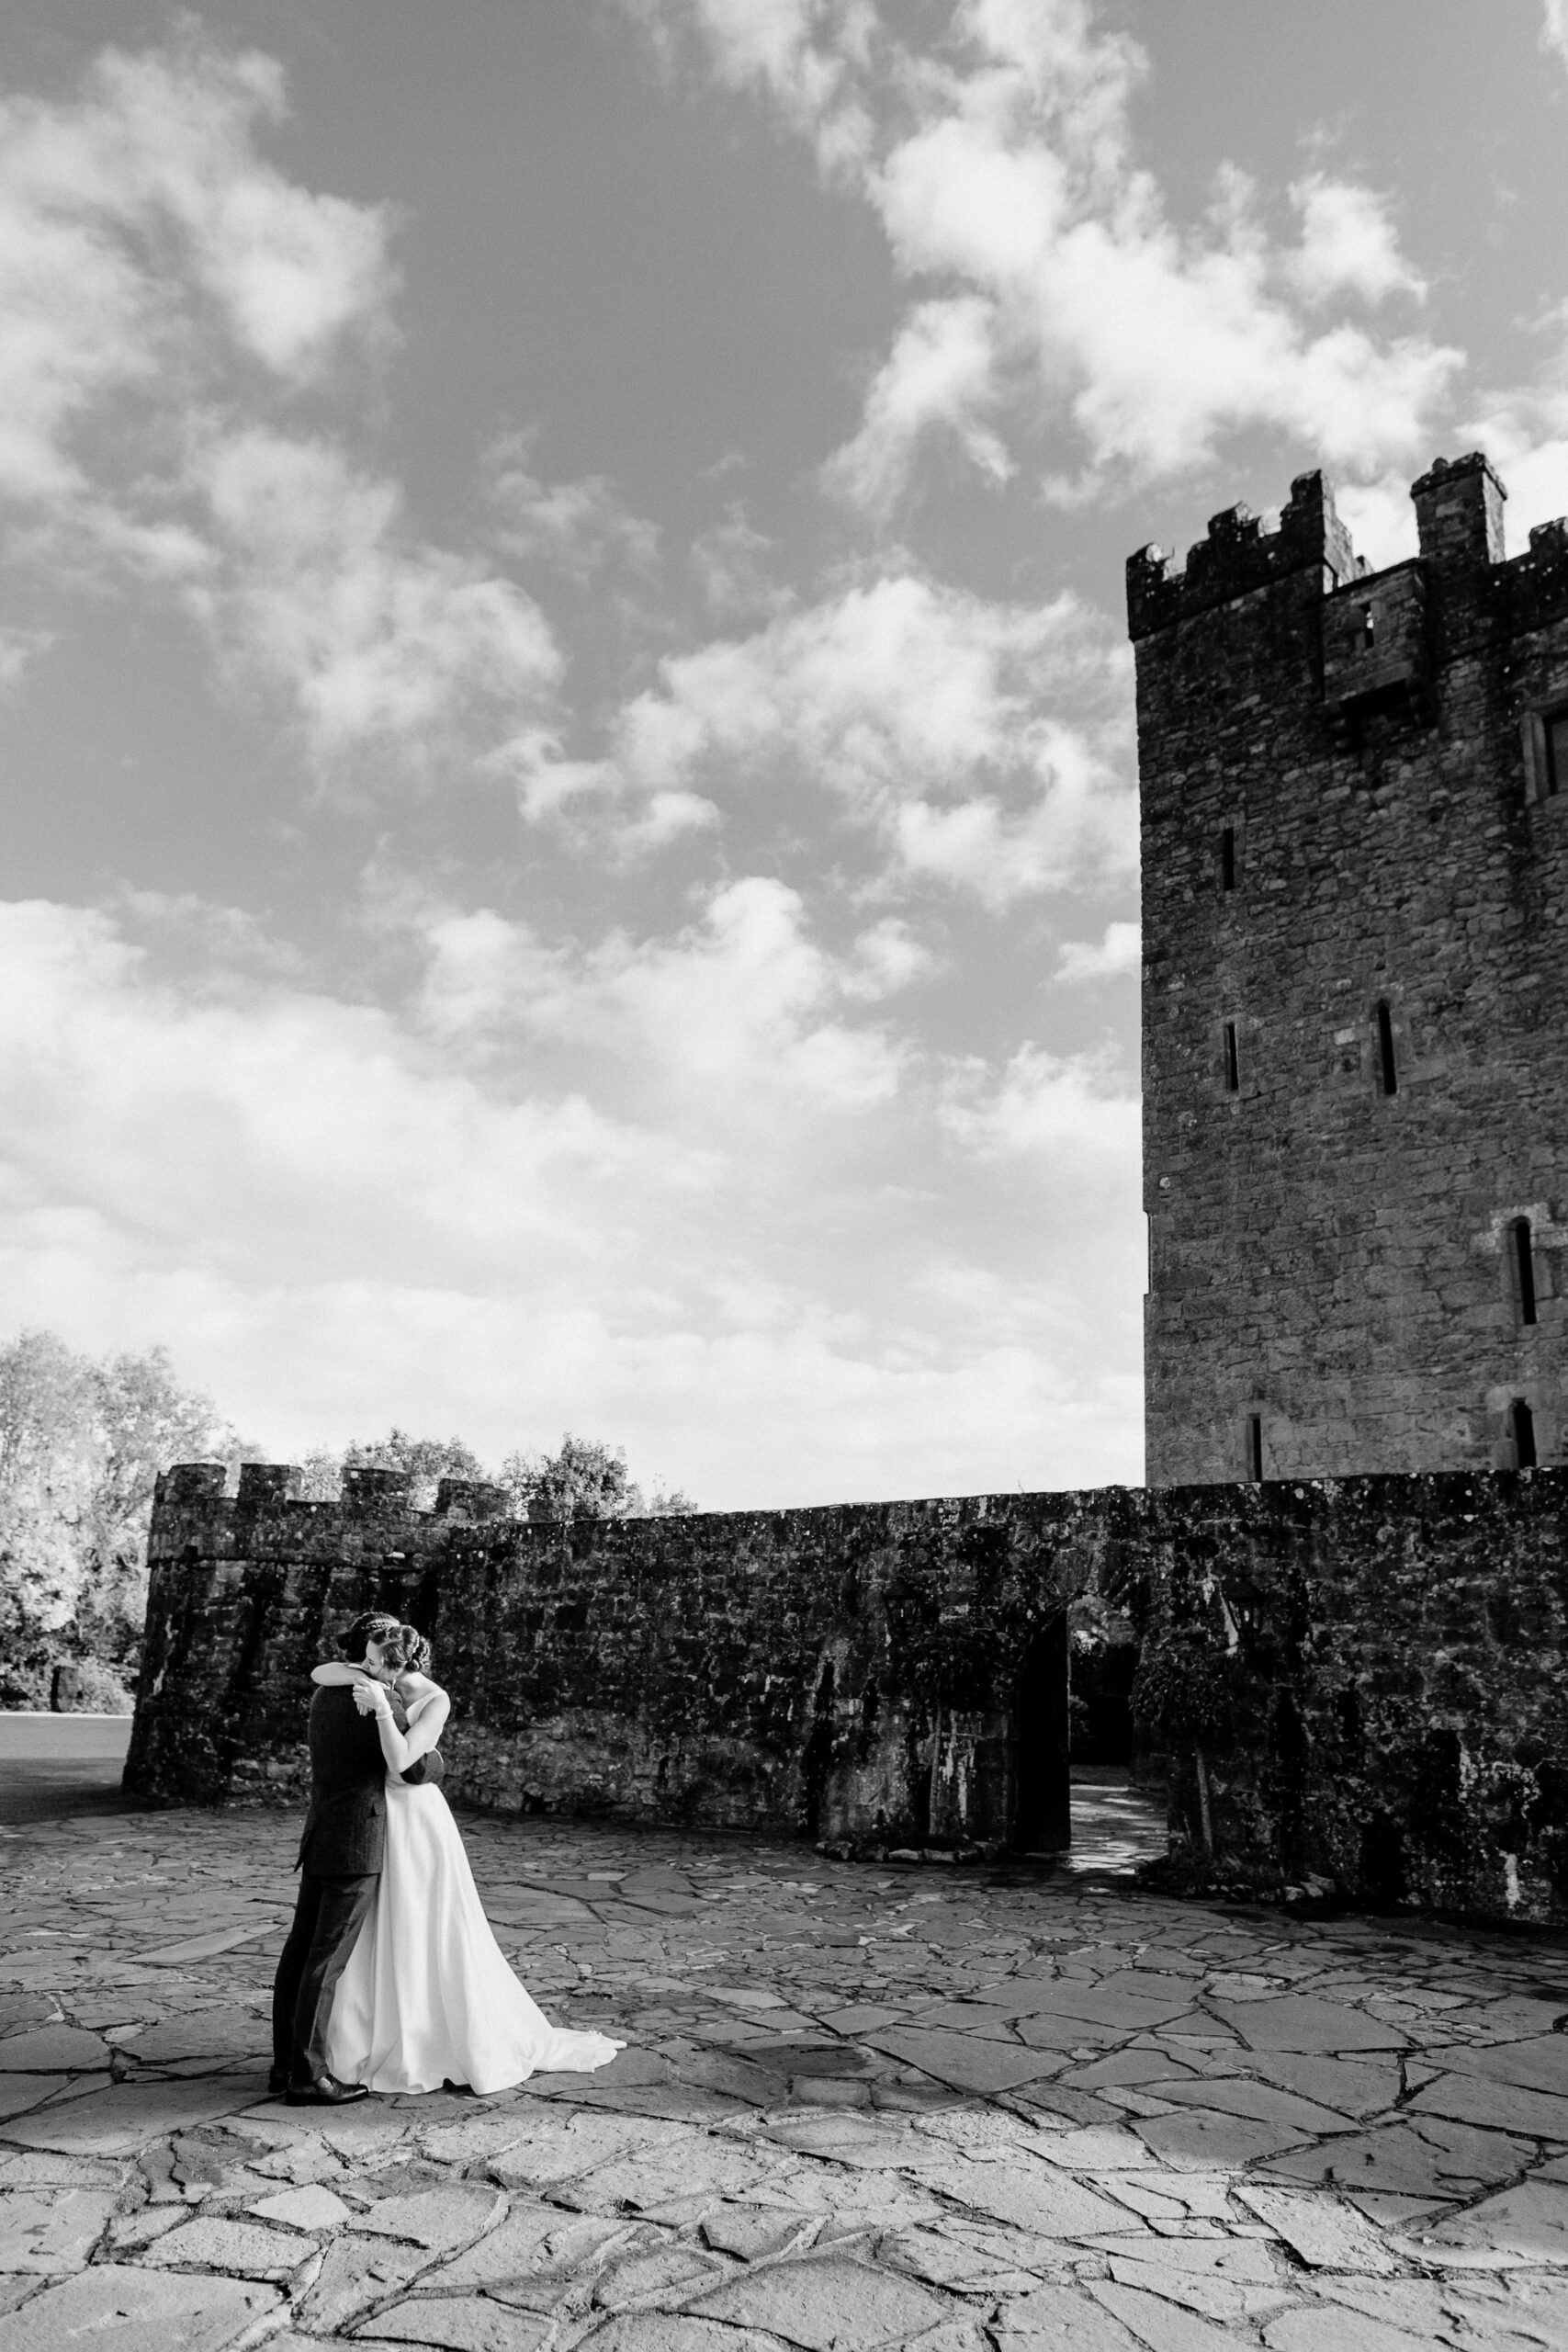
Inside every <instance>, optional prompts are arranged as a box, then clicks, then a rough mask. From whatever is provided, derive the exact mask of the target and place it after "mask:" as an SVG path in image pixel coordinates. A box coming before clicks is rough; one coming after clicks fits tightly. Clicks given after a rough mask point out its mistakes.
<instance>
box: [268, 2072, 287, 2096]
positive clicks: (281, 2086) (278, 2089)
mask: <svg viewBox="0 0 1568 2352" xmlns="http://www.w3.org/2000/svg"><path fill="white" fill-rule="evenodd" d="M287 2089H288V2067H287V2066H274V2068H273V2069H272V2071H271V2073H270V2074H269V2075H268V2076H267V2078H266V2095H267V2097H268V2098H282V2097H283V2094H284V2092H285V2091H286V2090H287Z"/></svg>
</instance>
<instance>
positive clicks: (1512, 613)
mask: <svg viewBox="0 0 1568 2352" xmlns="http://www.w3.org/2000/svg"><path fill="white" fill-rule="evenodd" d="M1504 494H1505V493H1504V491H1503V486H1502V484H1501V482H1499V481H1498V480H1497V477H1496V476H1495V473H1494V472H1493V471H1492V469H1491V467H1490V466H1489V465H1488V463H1487V461H1486V459H1485V458H1483V457H1481V456H1472V457H1467V458H1459V459H1457V460H1456V461H1454V462H1453V463H1451V464H1450V463H1447V462H1439V463H1438V464H1437V465H1435V466H1434V467H1433V468H1432V469H1431V471H1430V472H1429V473H1427V474H1425V475H1423V477H1422V478H1421V480H1420V481H1418V482H1416V485H1415V489H1414V491H1413V492H1412V496H1413V498H1414V500H1415V504H1416V520H1417V524H1418V527H1419V545H1420V553H1419V555H1418V556H1416V558H1415V559H1414V560H1411V561H1409V562H1405V563H1398V564H1394V565H1393V566H1391V567H1390V568H1389V569H1388V570H1387V571H1375V572H1374V571H1369V570H1368V568H1367V566H1366V565H1365V563H1364V562H1363V561H1361V560H1359V559H1358V558H1357V556H1356V555H1355V554H1354V552H1353V550H1352V548H1351V546H1350V542H1349V538H1348V534H1347V532H1346V530H1345V527H1344V526H1343V525H1342V524H1341V523H1340V522H1339V520H1338V518H1337V515H1336V514H1335V511H1334V505H1333V501H1332V497H1331V495H1330V493H1329V492H1328V491H1327V489H1326V488H1325V484H1324V482H1323V481H1322V478H1321V477H1320V476H1319V475H1317V474H1306V475H1303V477H1302V478H1301V479H1300V480H1299V481H1296V482H1295V483H1294V484H1293V486H1292V492H1291V498H1290V503H1289V504H1288V505H1287V506H1286V507H1285V509H1284V511H1283V513H1282V515H1280V522H1279V526H1278V528H1277V529H1275V530H1272V531H1266V530H1265V529H1264V528H1263V527H1262V526H1261V525H1260V524H1259V522H1258V521H1257V520H1256V519H1255V518H1254V517H1253V516H1251V515H1249V514H1248V513H1247V509H1246V508H1245V507H1236V508H1235V509H1233V510H1232V512H1230V513H1229V514H1225V515H1217V516H1216V517H1215V518H1214V520H1213V522H1212V523H1211V524H1210V526H1209V533H1208V537H1207V538H1206V539H1204V540H1202V541H1201V542H1200V544H1199V545H1198V546H1196V547H1195V548H1192V550H1191V552H1190V556H1189V558H1188V561H1187V568H1186V571H1184V572H1178V571H1173V570H1172V569H1171V568H1170V567H1169V566H1168V563H1167V562H1166V560H1165V559H1164V558H1163V557H1162V556H1161V554H1160V551H1159V550H1158V548H1144V549H1143V550H1142V552H1141V553H1139V554H1137V555H1134V557H1133V558H1132V559H1131V560H1130V561H1129V563H1128V566H1127V605H1128V619H1129V628H1130V633H1131V635H1132V637H1133V639H1134V644H1135V647H1136V652H1137V681H1138V684H1137V705H1138V746H1139V764H1140V770H1141V780H1142V804H1143V806H1142V828H1143V877H1144V878H1143V893H1144V970H1143V1016H1144V1048H1143V1058H1144V1186H1145V1208H1146V1210H1147V1213H1148V1221H1149V1277H1148V1298H1147V1303H1146V1356H1145V1398H1146V1422H1147V1477H1148V1481H1149V1483H1150V1484H1151V1485H1154V1486H1163V1485H1169V1484H1178V1483H1186V1482H1192V1481H1201V1480H1210V1479H1236V1478H1249V1477H1250V1478H1260V1477H1261V1478H1289V1477H1309V1476H1346V1475H1350V1474H1354V1473H1358V1472H1366V1471H1423V1470H1457V1469H1465V1468H1473V1467H1481V1468H1486V1467H1497V1468H1511V1467H1515V1466H1518V1467H1525V1468H1528V1467H1529V1466H1531V1465H1533V1464H1536V1463H1560V1462H1562V1461H1563V1460H1564V1459H1568V1397H1565V1396H1564V1385H1563V1372H1564V1357H1565V1340H1568V1259H1565V1254H1564V1253H1565V1251H1568V524H1564V523H1562V522H1557V523H1551V524H1548V525H1546V526H1544V527H1542V528H1541V529H1539V530H1535V531H1532V532H1531V533H1530V543H1529V553H1528V554H1526V555H1522V556H1518V557H1516V558H1515V559H1514V560H1512V561H1511V562H1509V561H1505V560H1504V553H1503V529H1502V516H1503V499H1504Z"/></svg>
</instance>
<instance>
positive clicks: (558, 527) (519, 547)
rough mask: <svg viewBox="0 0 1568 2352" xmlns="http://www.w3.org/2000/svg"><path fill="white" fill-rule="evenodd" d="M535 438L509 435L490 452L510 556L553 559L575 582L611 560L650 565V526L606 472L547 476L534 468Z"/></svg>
mask: <svg viewBox="0 0 1568 2352" xmlns="http://www.w3.org/2000/svg"><path fill="white" fill-rule="evenodd" d="M533 440H534V436H533V435H531V434H526V433H521V434H519V433H513V434H507V435H503V436H502V438H501V439H500V440H499V441H497V442H496V443H495V444H494V445H493V446H492V447H491V450H490V452H489V455H488V458H487V460H486V470H487V472H488V474H489V478H490V480H489V488H490V497H491V505H492V507H493V509H494V512H495V515H496V539H497V543H498V544H499V545H500V546H501V547H502V548H505V549H506V550H507V552H508V553H509V554H512V555H515V556H519V557H522V558H523V559H525V560H541V561H543V562H545V563H547V564H550V565H553V566H554V567H556V568H558V570H560V571H564V572H565V573H567V574H568V575H569V577H570V578H572V579H574V580H577V581H586V580H588V579H589V578H590V577H592V575H593V574H595V573H597V572H600V571H603V570H604V567H605V566H606V565H607V564H611V563H616V562H618V563H622V564H625V565H627V566H629V567H630V568H631V569H632V570H634V571H643V572H646V571H650V570H651V569H652V568H653V566H654V564H655V563H656V562H657V561H658V557H659V533H658V532H657V530H656V529H655V528H654V526H653V525H652V524H651V523H649V522H647V521H645V520H644V519H643V518H642V517H641V516H640V515H633V514H632V513H631V512H630V510H629V509H628V508H627V507H626V504H625V503H624V501H623V500H622V499H621V497H620V496H619V494H618V492H616V490H615V485H614V484H613V483H612V482H610V481H607V480H606V479H605V477H604V475H603V474H585V475H583V476H582V477H581V479H580V480H578V481H558V482H546V481H543V480H542V479H541V478H540V476H539V475H537V474H536V473H535V472H534V471H533V470H532V451H533Z"/></svg>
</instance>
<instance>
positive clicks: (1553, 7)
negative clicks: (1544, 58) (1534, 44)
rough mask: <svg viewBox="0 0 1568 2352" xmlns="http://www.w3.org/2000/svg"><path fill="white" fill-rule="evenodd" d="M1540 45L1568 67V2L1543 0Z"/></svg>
mask: <svg viewBox="0 0 1568 2352" xmlns="http://www.w3.org/2000/svg"><path fill="white" fill-rule="evenodd" d="M1540 45H1541V47H1542V49H1544V50H1545V51H1547V52H1548V54H1549V55H1555V56H1557V57H1560V58H1561V59H1562V62H1563V64H1564V65H1568V0H1541V27H1540Z"/></svg>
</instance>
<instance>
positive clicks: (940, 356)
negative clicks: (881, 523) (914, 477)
mask: <svg viewBox="0 0 1568 2352" xmlns="http://www.w3.org/2000/svg"><path fill="white" fill-rule="evenodd" d="M995 329H996V317H995V313H994V311H993V310H992V309H991V307H990V305H989V304H987V303H986V302H984V301H982V300H980V299H979V298H978V297H977V296H975V295H967V296H961V297H958V298H956V299H954V300H946V301H933V302H921V303H919V304H918V305H917V306H916V308H915V310H914V311H912V312H911V313H910V315H909V317H908V319H907V320H906V321H905V322H904V324H903V325H902V326H901V327H900V328H899V330H898V334H897V337H896V339H895V341H894V345H893V348H892V350H891V351H890V352H889V353H888V355H887V357H886V360H885V361H884V362H883V364H882V366H881V367H880V368H878V370H877V372H876V377H875V379H874V382H873V384H872V386H871V389H870V390H869V391H868V392H867V394H866V399H865V413H864V422H863V424H862V426H861V429H860V431H859V432H858V433H857V434H856V435H855V437H854V439H853V440H852V441H850V442H847V443H846V444H845V445H844V447H842V448H841V449H840V450H839V451H838V452H837V453H836V454H835V456H834V457H833V458H831V459H830V460H829V464H828V467H827V469H826V478H827V481H828V482H829V485H830V486H831V487H832V488H834V489H837V490H840V491H841V492H844V494H845V495H846V496H848V497H849V498H852V499H853V500H855V501H856V502H857V503H859V504H861V505H863V506H867V507H871V508H874V509H876V508H882V509H886V508H887V507H889V506H890V505H891V504H892V503H893V501H894V500H895V498H896V497H897V494H898V492H900V491H901V490H902V489H903V487H904V484H905V481H906V480H907V479H908V472H909V468H910V464H911V462H912V460H913V457H914V453H915V450H916V448H917V447H918V446H919V442H920V440H921V439H922V437H923V436H924V435H926V434H927V433H928V432H930V430H931V427H932V426H933V425H945V426H946V428H947V429H948V431H949V432H950V433H952V434H953V436H954V438H955V439H956V441H957V443H958V446H959V447H960V448H961V449H962V450H963V452H964V455H965V457H967V458H969V459H970V460H971V462H972V463H973V464H975V465H976V466H977V467H978V468H979V469H981V471H982V472H984V473H987V474H988V475H989V476H990V478H991V479H992V481H997V482H1004V481H1007V480H1008V479H1009V477H1010V474H1011V473H1012V471H1013V462H1012V459H1011V458H1010V457H1009V455H1008V453H1007V450H1006V448H1005V447H1004V446H1003V444H1002V442H1001V440H1000V439H999V437H998V435H997V434H995V433H994V432H992V431H991V430H990V428H989V427H988V426H987V424H983V423H982V422H981V415H982V413H983V412H984V411H985V410H986V409H987V408H989V407H991V406H993V405H994V404H995V403H996V401H997V397H998V383H997V375H996V351H995V347H994V335H995Z"/></svg>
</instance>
